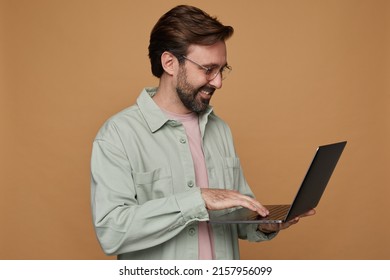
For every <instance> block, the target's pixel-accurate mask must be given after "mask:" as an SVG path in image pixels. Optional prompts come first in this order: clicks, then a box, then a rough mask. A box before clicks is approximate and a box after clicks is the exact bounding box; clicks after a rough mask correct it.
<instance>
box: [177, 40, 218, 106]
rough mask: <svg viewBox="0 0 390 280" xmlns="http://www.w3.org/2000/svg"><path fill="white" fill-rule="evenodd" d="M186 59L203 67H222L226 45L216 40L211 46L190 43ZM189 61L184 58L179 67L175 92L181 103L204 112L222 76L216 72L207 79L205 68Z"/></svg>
mask: <svg viewBox="0 0 390 280" xmlns="http://www.w3.org/2000/svg"><path fill="white" fill-rule="evenodd" d="M186 57H188V59H191V60H193V61H196V63H198V64H200V65H202V66H204V67H218V68H220V67H223V66H225V65H226V46H225V43H224V42H218V43H216V44H214V45H211V46H200V45H192V46H191V47H190V48H189V50H188V54H187V56H186ZM196 63H193V62H191V61H188V60H185V62H184V64H181V65H180V67H179V72H178V75H177V84H176V92H177V95H178V97H179V98H180V100H181V102H182V103H183V105H184V106H185V107H186V108H187V109H188V110H190V111H191V112H195V113H202V112H204V111H205V110H206V109H207V107H208V104H209V103H210V100H211V97H212V96H213V94H214V92H215V90H216V89H219V88H221V87H222V77H221V75H220V74H218V75H217V76H216V77H215V78H214V79H212V80H208V78H207V75H206V73H205V70H204V69H203V68H202V67H200V66H199V65H197V64H196Z"/></svg>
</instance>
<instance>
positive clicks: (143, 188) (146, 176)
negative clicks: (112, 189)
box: [133, 167, 173, 204]
mask: <svg viewBox="0 0 390 280" xmlns="http://www.w3.org/2000/svg"><path fill="white" fill-rule="evenodd" d="M133 179H134V184H135V188H136V192H137V201H138V203H139V204H143V203H145V202H147V201H149V200H153V199H158V198H163V197H167V196H170V195H172V194H173V185H172V174H171V170H170V169H169V168H167V167H161V168H157V169H154V170H150V171H145V172H134V171H133Z"/></svg>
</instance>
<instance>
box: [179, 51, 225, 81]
mask: <svg viewBox="0 0 390 280" xmlns="http://www.w3.org/2000/svg"><path fill="white" fill-rule="evenodd" d="M182 58H184V59H185V60H188V61H189V62H192V63H193V64H195V65H197V66H199V67H200V68H202V69H203V70H204V71H205V75H206V79H207V81H212V80H214V79H215V78H216V77H217V76H218V75H219V74H220V75H221V79H222V80H224V79H226V77H227V75H228V74H229V73H230V72H231V71H232V70H233V68H232V67H231V66H230V65H225V66H222V67H219V70H218V71H217V72H216V73H215V74H213V75H212V76H211V73H212V71H213V70H214V69H215V68H217V67H215V66H213V67H206V66H204V65H201V64H199V63H198V62H195V61H193V60H192V59H190V58H188V57H186V56H185V55H182Z"/></svg>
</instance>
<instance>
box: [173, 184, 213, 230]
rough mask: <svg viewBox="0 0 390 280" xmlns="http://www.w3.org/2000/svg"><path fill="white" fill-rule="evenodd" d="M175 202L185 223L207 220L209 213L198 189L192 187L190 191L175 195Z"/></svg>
mask: <svg viewBox="0 0 390 280" xmlns="http://www.w3.org/2000/svg"><path fill="white" fill-rule="evenodd" d="M176 202H177V205H178V206H179V209H180V211H181V213H182V217H183V219H184V222H185V223H188V222H189V221H208V220H209V213H208V212H207V209H206V205H205V202H204V200H203V198H202V195H201V192H200V189H199V188H196V187H194V188H192V189H191V190H188V191H185V192H182V193H179V194H177V195H176Z"/></svg>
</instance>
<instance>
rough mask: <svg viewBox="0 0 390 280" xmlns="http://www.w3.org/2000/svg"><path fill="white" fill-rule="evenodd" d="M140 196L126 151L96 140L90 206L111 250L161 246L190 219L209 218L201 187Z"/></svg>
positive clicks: (104, 244)
mask: <svg viewBox="0 0 390 280" xmlns="http://www.w3.org/2000/svg"><path fill="white" fill-rule="evenodd" d="M136 196H137V194H136V191H135V186H134V181H133V178H132V175H131V166H130V163H129V160H128V159H127V156H126V154H125V153H124V151H122V150H121V149H120V147H118V146H116V145H113V144H112V143H109V142H108V141H105V140H102V139H96V140H95V141H94V143H93V148H92V158H91V203H92V205H91V207H92V215H93V223H94V227H95V231H96V235H97V238H98V240H99V242H100V245H101V247H102V249H103V251H104V252H105V253H106V254H109V255H111V254H115V255H116V254H121V253H125V252H131V251H137V250H143V249H146V248H149V247H153V246H156V245H158V244H161V243H164V242H165V241H167V240H169V239H171V238H173V237H174V236H175V235H177V234H178V233H179V232H180V231H181V230H183V229H184V228H185V227H186V225H188V224H189V223H192V222H194V221H205V220H208V218H209V217H208V212H207V210H206V207H205V204H204V201H203V199H202V197H201V193H200V190H199V189H198V188H192V189H190V190H188V191H183V192H182V193H177V194H173V195H171V196H168V197H163V198H159V199H154V200H151V201H147V202H145V203H144V204H141V205H140V204H139V203H138V202H137V197H136Z"/></svg>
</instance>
